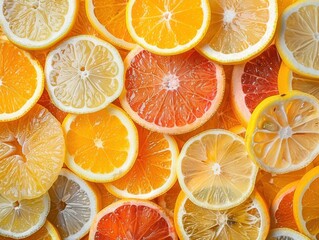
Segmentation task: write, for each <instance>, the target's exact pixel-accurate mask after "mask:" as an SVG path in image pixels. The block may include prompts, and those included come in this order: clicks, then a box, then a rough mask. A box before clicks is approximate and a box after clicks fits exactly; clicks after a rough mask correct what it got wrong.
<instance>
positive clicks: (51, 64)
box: [45, 35, 124, 114]
mask: <svg viewBox="0 0 319 240" xmlns="http://www.w3.org/2000/svg"><path fill="white" fill-rule="evenodd" d="M123 71H124V66H123V61H122V59H121V56H120V54H119V53H118V51H117V50H116V48H114V47H113V46H112V45H111V44H109V43H107V42H104V41H102V40H100V39H98V38H96V37H93V36H88V35H81V36H76V37H72V38H69V39H68V40H66V41H64V42H63V43H62V44H60V45H59V46H57V47H56V48H55V49H54V50H52V51H51V52H50V53H49V54H48V56H47V59H46V64H45V75H46V83H47V90H48V92H49V94H50V97H51V99H52V101H53V103H54V104H55V105H56V106H57V107H58V108H59V109H61V110H62V111H65V112H70V113H76V114H83V113H91V112H96V111H99V110H101V109H103V108H105V107H106V106H107V105H108V104H110V103H111V102H112V101H114V100H115V99H116V98H117V97H118V96H119V95H120V93H121V91H122V89H123Z"/></svg>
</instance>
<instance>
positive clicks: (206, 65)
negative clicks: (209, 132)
mask: <svg viewBox="0 0 319 240" xmlns="http://www.w3.org/2000/svg"><path fill="white" fill-rule="evenodd" d="M125 66H126V72H125V87H124V91H123V92H122V94H121V96H120V101H121V105H122V106H123V108H124V109H125V110H126V112H127V113H128V114H129V115H130V116H131V117H132V118H133V120H134V121H136V122H137V123H138V124H140V125H141V126H143V127H145V128H148V129H150V130H152V131H157V132H161V133H167V134H181V133H185V132H189V131H191V130H193V129H195V128H197V127H199V126H200V125H202V124H204V123H205V122H206V121H207V120H208V119H209V118H210V117H211V116H212V115H213V114H214V113H215V112H216V110H217V108H218V106H219V105H220V103H221V101H222V98H223V94H224V88H225V79H224V72H223V69H222V67H221V66H219V65H217V64H215V63H213V62H211V61H209V60H207V59H206V58H204V57H203V56H201V55H200V54H199V53H197V52H196V51H194V50H191V51H188V52H186V53H183V54H179V55H174V56H158V55H155V54H152V53H150V52H148V51H146V50H143V49H141V48H137V49H134V50H132V51H131V52H130V53H129V55H128V56H127V58H126V59H125Z"/></svg>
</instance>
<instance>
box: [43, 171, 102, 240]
mask: <svg viewBox="0 0 319 240" xmlns="http://www.w3.org/2000/svg"><path fill="white" fill-rule="evenodd" d="M49 194H50V199H51V210H50V213H49V215H48V220H49V221H50V222H51V223H52V224H53V225H54V226H55V227H56V228H57V229H58V231H59V233H60V234H61V237H62V239H65V240H73V239H80V238H82V237H84V236H85V235H86V234H87V233H88V232H89V229H90V226H91V224H92V223H93V219H94V217H95V215H96V214H97V213H98V212H99V211H100V209H101V196H100V195H99V194H100V193H99V190H98V189H97V188H96V186H95V185H94V184H93V183H89V182H86V181H85V180H83V179H81V178H79V177H78V176H76V175H75V174H73V173H72V172H71V171H69V170H67V169H65V168H63V169H62V170H61V172H60V175H59V177H58V179H57V180H56V181H55V182H54V184H53V186H52V187H51V188H50V190H49Z"/></svg>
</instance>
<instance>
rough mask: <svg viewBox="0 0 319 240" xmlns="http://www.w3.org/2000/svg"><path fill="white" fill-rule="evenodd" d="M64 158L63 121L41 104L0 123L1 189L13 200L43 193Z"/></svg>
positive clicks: (57, 173)
mask: <svg viewBox="0 0 319 240" xmlns="http://www.w3.org/2000/svg"><path fill="white" fill-rule="evenodd" d="M64 158H65V141H64V136H63V130H62V127H61V124H60V123H59V122H58V120H56V118H55V117H54V116H53V115H52V114H51V113H50V112H49V111H48V110H47V109H46V108H44V107H42V106H41V105H38V104H37V105H35V106H34V107H33V108H32V109H31V110H30V111H29V112H28V113H27V114H26V115H24V116H23V117H22V118H19V119H18V120H15V121H11V122H8V123H0V192H1V194H2V195H3V196H4V197H6V198H8V199H11V200H21V199H33V198H35V197H39V196H41V195H43V194H44V193H45V192H46V191H48V189H49V188H50V187H51V186H52V184H53V183H54V181H55V180H56V179H57V177H58V175H59V171H60V170H61V168H62V165H63V161H64Z"/></svg>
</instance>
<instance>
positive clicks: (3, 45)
mask: <svg viewBox="0 0 319 240" xmlns="http://www.w3.org/2000/svg"><path fill="white" fill-rule="evenodd" d="M43 88H44V74H43V69H42V68H41V66H40V64H39V63H38V61H36V60H35V59H34V58H32V56H31V55H30V54H29V53H28V52H26V51H23V50H21V49H19V48H17V47H16V46H14V45H13V44H12V43H10V42H9V41H8V40H4V39H1V38H0V99H1V101H0V122H3V121H12V120H15V119H17V118H20V117H22V116H23V115H24V114H26V113H27V112H28V111H29V110H30V109H31V108H32V107H33V106H34V105H35V104H36V102H37V100H38V99H39V98H40V96H41V94H42V91H43Z"/></svg>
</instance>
